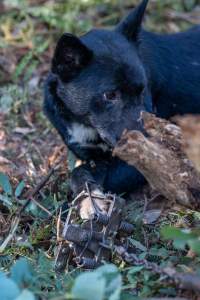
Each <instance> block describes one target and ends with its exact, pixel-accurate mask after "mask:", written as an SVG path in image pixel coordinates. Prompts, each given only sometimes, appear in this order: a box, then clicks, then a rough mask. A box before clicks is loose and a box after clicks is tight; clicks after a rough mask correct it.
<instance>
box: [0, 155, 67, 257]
mask: <svg viewBox="0 0 200 300" xmlns="http://www.w3.org/2000/svg"><path fill="white" fill-rule="evenodd" d="M62 160H63V157H62V158H61V159H60V160H59V162H58V163H57V164H56V166H55V167H52V168H51V169H50V171H49V173H48V174H47V176H46V177H44V178H43V179H42V181H41V182H40V183H39V184H38V185H37V186H36V187H35V188H34V189H33V190H32V191H31V192H30V195H29V197H28V199H27V201H26V202H25V204H24V205H23V206H22V207H20V209H19V210H18V211H16V214H15V217H14V219H13V221H12V224H11V228H10V232H9V234H8V236H7V237H6V239H5V240H4V242H3V243H2V244H1V246H0V253H2V252H3V251H4V249H5V248H6V246H7V245H8V244H9V242H10V241H11V240H12V238H13V236H14V234H15V232H16V230H17V227H18V225H19V222H20V220H21V215H22V213H23V211H24V210H25V209H26V207H27V206H28V205H29V203H30V202H31V201H34V203H35V204H36V205H38V206H39V207H40V208H41V209H43V210H44V211H45V212H47V213H48V214H49V215H51V216H52V214H51V213H50V212H49V211H48V210H47V209H46V208H45V207H43V206H42V205H41V204H40V203H38V202H37V201H36V200H35V199H34V197H35V196H36V195H37V193H38V192H39V191H40V190H41V189H42V188H43V187H44V185H45V184H46V183H47V181H48V180H49V178H50V177H51V176H52V174H53V173H54V171H55V170H57V169H58V168H59V166H60V163H61V161H62Z"/></svg>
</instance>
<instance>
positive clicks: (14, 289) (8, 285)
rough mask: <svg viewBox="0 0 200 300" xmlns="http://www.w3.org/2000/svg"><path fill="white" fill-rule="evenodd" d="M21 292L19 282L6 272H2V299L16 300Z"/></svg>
mask: <svg viewBox="0 0 200 300" xmlns="http://www.w3.org/2000/svg"><path fill="white" fill-rule="evenodd" d="M19 294H20V290H19V288H18V286H17V284H16V283H15V282H14V281H13V280H12V279H10V278H7V277H6V275H5V274H4V273H0V299H1V300H14V299H16V298H17V297H18V296H19Z"/></svg>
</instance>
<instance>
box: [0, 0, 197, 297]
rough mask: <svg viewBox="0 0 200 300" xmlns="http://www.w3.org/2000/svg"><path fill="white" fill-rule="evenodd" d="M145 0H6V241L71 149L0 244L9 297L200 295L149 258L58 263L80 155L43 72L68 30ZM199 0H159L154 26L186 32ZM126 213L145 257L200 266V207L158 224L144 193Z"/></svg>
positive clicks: (1, 19) (2, 144) (1, 28)
mask: <svg viewBox="0 0 200 300" xmlns="http://www.w3.org/2000/svg"><path fill="white" fill-rule="evenodd" d="M137 2H138V1H134V0H131V1H129V0H126V1H121V0H117V1H114V0H103V1H100V0H73V1H72V0H71V1H61V0H60V1H50V0H38V1H36V0H27V1H26V0H5V1H4V2H3V3H4V4H0V10H1V11H2V14H1V15H0V111H1V113H0V122H1V126H0V172H1V173H0V186H1V188H0V244H1V246H0V247H2V243H3V241H5V240H6V238H7V237H8V234H9V231H10V228H11V227H12V222H13V218H14V215H15V213H16V211H18V209H19V208H20V207H22V205H23V204H24V203H25V201H26V200H27V199H28V197H29V195H30V192H31V191H32V190H33V189H34V188H35V186H37V185H38V184H39V183H40V182H41V180H42V178H44V177H45V176H46V175H47V174H48V172H49V170H50V168H51V167H52V166H55V165H56V164H57V163H58V161H59V160H60V158H61V157H64V158H63V160H62V164H59V168H58V169H56V171H55V172H54V174H53V176H52V177H51V178H50V180H49V181H48V183H47V184H46V185H45V187H44V188H43V189H42V190H41V191H40V192H39V193H38V194H37V195H36V197H35V200H36V201H37V202H31V204H30V205H29V206H28V207H27V208H26V210H25V212H24V213H23V214H22V216H21V218H20V222H19V224H18V226H17V230H16V233H15V235H14V238H13V239H12V240H11V241H10V242H9V243H8V244H7V246H6V247H5V248H4V249H3V251H2V252H1V254H0V266H1V269H2V273H0V287H1V286H4V287H5V286H7V289H6V288H4V289H0V298H1V299H16V298H17V297H21V298H17V299H23V297H24V299H34V298H33V297H35V298H36V299H55V300H61V299H87V300H90V299H92V300H94V299H95V300H98V299H99V300H103V299H110V300H111V299H112V300H113V299H122V300H123V299H127V300H129V299H134V298H144V297H154V296H156V297H175V296H185V297H188V298H191V299H195V296H194V295H193V294H192V293H188V292H185V291H181V290H179V289H178V288H177V286H176V285H174V283H172V282H171V281H169V280H167V279H166V278H165V277H163V276H160V275H157V274H155V272H153V271H149V270H147V269H145V267H144V266H132V267H130V266H127V265H126V264H125V263H124V262H119V261H116V265H117V267H114V266H111V265H105V266H104V267H102V268H100V269H98V270H97V271H94V272H92V273H91V272H82V271H80V270H79V269H73V268H71V269H70V270H69V272H66V273H64V274H60V275H57V274H56V273H55V272H54V269H53V263H54V254H55V249H56V244H57V241H56V224H57V219H58V213H59V208H60V207H61V205H62V204H63V203H65V202H66V201H67V191H68V169H69V166H72V167H73V164H74V162H73V158H70V159H69V160H68V163H67V159H65V158H66V154H67V153H66V152H67V150H66V149H65V148H64V147H63V145H62V142H61V139H60V137H59V136H57V134H56V132H55V130H54V129H53V128H52V127H51V125H50V124H49V122H48V121H47V120H46V118H45V116H44V115H43V112H42V100H43V82H44V79H45V76H46V75H47V73H48V70H49V67H50V61H51V57H52V55H53V49H54V46H55V43H56V40H57V38H58V37H59V36H60V34H61V33H62V32H73V33H75V34H82V33H84V32H86V31H87V30H89V29H90V28H92V27H93V26H95V27H101V26H104V27H107V28H110V27H111V26H112V25H113V24H115V23H116V22H117V21H118V20H119V19H120V18H121V17H122V16H123V15H124V14H125V13H126V12H128V10H129V9H130V8H131V7H133V6H134V5H135V4H136V3H137ZM192 2H193V1H191V6H190V5H188V4H187V8H185V6H184V5H183V3H184V1H178V0H176V1H174V0H167V1H151V3H150V5H149V8H148V13H147V17H146V19H145V26H146V28H149V29H151V30H154V31H159V32H169V31H170V32H177V31H179V30H181V29H185V28H187V27H189V26H190V25H191V23H195V20H196V19H195V18H194V13H195V12H194V10H193V8H192ZM187 3H189V2H188V1H187ZM38 202H39V203H42V205H43V207H45V208H46V209H47V210H48V212H49V213H51V215H49V214H48V213H46V212H45V211H44V210H43V209H41V208H40V207H39V206H38ZM127 216H128V217H129V219H131V220H132V222H133V223H134V224H135V228H136V229H135V232H134V234H133V236H132V237H131V239H132V244H133V245H134V247H135V251H136V253H137V255H138V257H140V258H147V259H148V260H149V261H153V262H156V263H157V264H158V265H160V266H162V267H165V266H173V267H174V268H176V269H177V270H179V271H190V272H191V271H194V272H197V273H199V274H200V256H199V255H200V253H199V249H200V247H199V236H200V235H199V227H200V214H199V213H198V212H195V211H190V210H180V209H179V210H176V209H174V208H173V209H171V210H167V211H166V212H165V213H164V214H162V215H161V217H160V218H159V220H158V221H157V222H156V224H150V225H145V224H144V223H143V204H142V203H141V202H140V201H138V202H137V201H136V202H134V203H132V204H131V205H130V206H129V207H128V209H127ZM169 225H170V226H174V227H175V229H173V227H172V228H171V229H169V228H168V227H166V226H169ZM177 228H178V230H177ZM182 229H188V230H189V231H187V232H183V231H182ZM170 230H171V231H170ZM172 241H173V242H172ZM88 282H90V284H88ZM11 291H12V292H13V294H12V295H11V294H10V295H9V293H11ZM19 295H20V296H19ZM94 295H95V296H94ZM9 297H10V298H9ZM196 299H197V297H196Z"/></svg>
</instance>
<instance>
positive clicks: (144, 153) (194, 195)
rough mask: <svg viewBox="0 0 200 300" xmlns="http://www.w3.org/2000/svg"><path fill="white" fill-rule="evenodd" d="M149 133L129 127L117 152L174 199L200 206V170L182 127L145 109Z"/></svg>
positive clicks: (160, 191)
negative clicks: (187, 150) (187, 149)
mask: <svg viewBox="0 0 200 300" xmlns="http://www.w3.org/2000/svg"><path fill="white" fill-rule="evenodd" d="M141 118H142V120H143V122H144V129H145V131H146V136H145V135H144V134H143V133H141V132H139V131H129V132H128V131H125V132H124V133H123V135H122V137H121V140H120V141H119V142H118V144H117V146H116V147H115V149H114V151H113V155H115V156H117V157H119V158H120V159H122V160H124V161H126V162H127V163H128V164H130V165H132V166H134V167H136V168H137V169H138V170H139V171H140V172H141V173H142V174H143V175H144V177H145V178H146V179H147V181H148V182H149V184H150V185H151V187H152V188H153V189H154V190H156V191H157V192H159V193H160V194H161V195H163V196H165V197H166V198H167V199H169V200H171V201H177V202H178V203H179V204H182V205H184V206H187V207H190V208H192V209H196V208H199V207H200V174H199V173H198V171H197V170H196V168H195V167H194V165H193V163H192V162H191V161H190V160H189V159H188V157H187V156H186V154H185V153H184V151H183V149H182V145H183V144H184V142H183V137H182V131H181V129H180V127H178V126H176V125H174V124H171V123H170V122H168V121H166V120H163V119H160V118H157V117H156V116H155V115H152V114H149V113H147V112H142V114H141Z"/></svg>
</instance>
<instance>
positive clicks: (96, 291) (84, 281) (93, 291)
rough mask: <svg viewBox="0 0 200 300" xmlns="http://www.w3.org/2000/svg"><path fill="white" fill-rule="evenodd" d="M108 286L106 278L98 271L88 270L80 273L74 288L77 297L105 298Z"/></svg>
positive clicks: (97, 299)
mask: <svg viewBox="0 0 200 300" xmlns="http://www.w3.org/2000/svg"><path fill="white" fill-rule="evenodd" d="M105 288H106V280H105V278H103V277H101V276H100V275H99V274H98V272H86V273H83V274H80V275H79V276H78V277H77V278H76V280H75V283H74V286H73V288H72V295H73V297H74V298H75V299H81V300H94V295H95V300H103V299H104V294H105Z"/></svg>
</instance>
